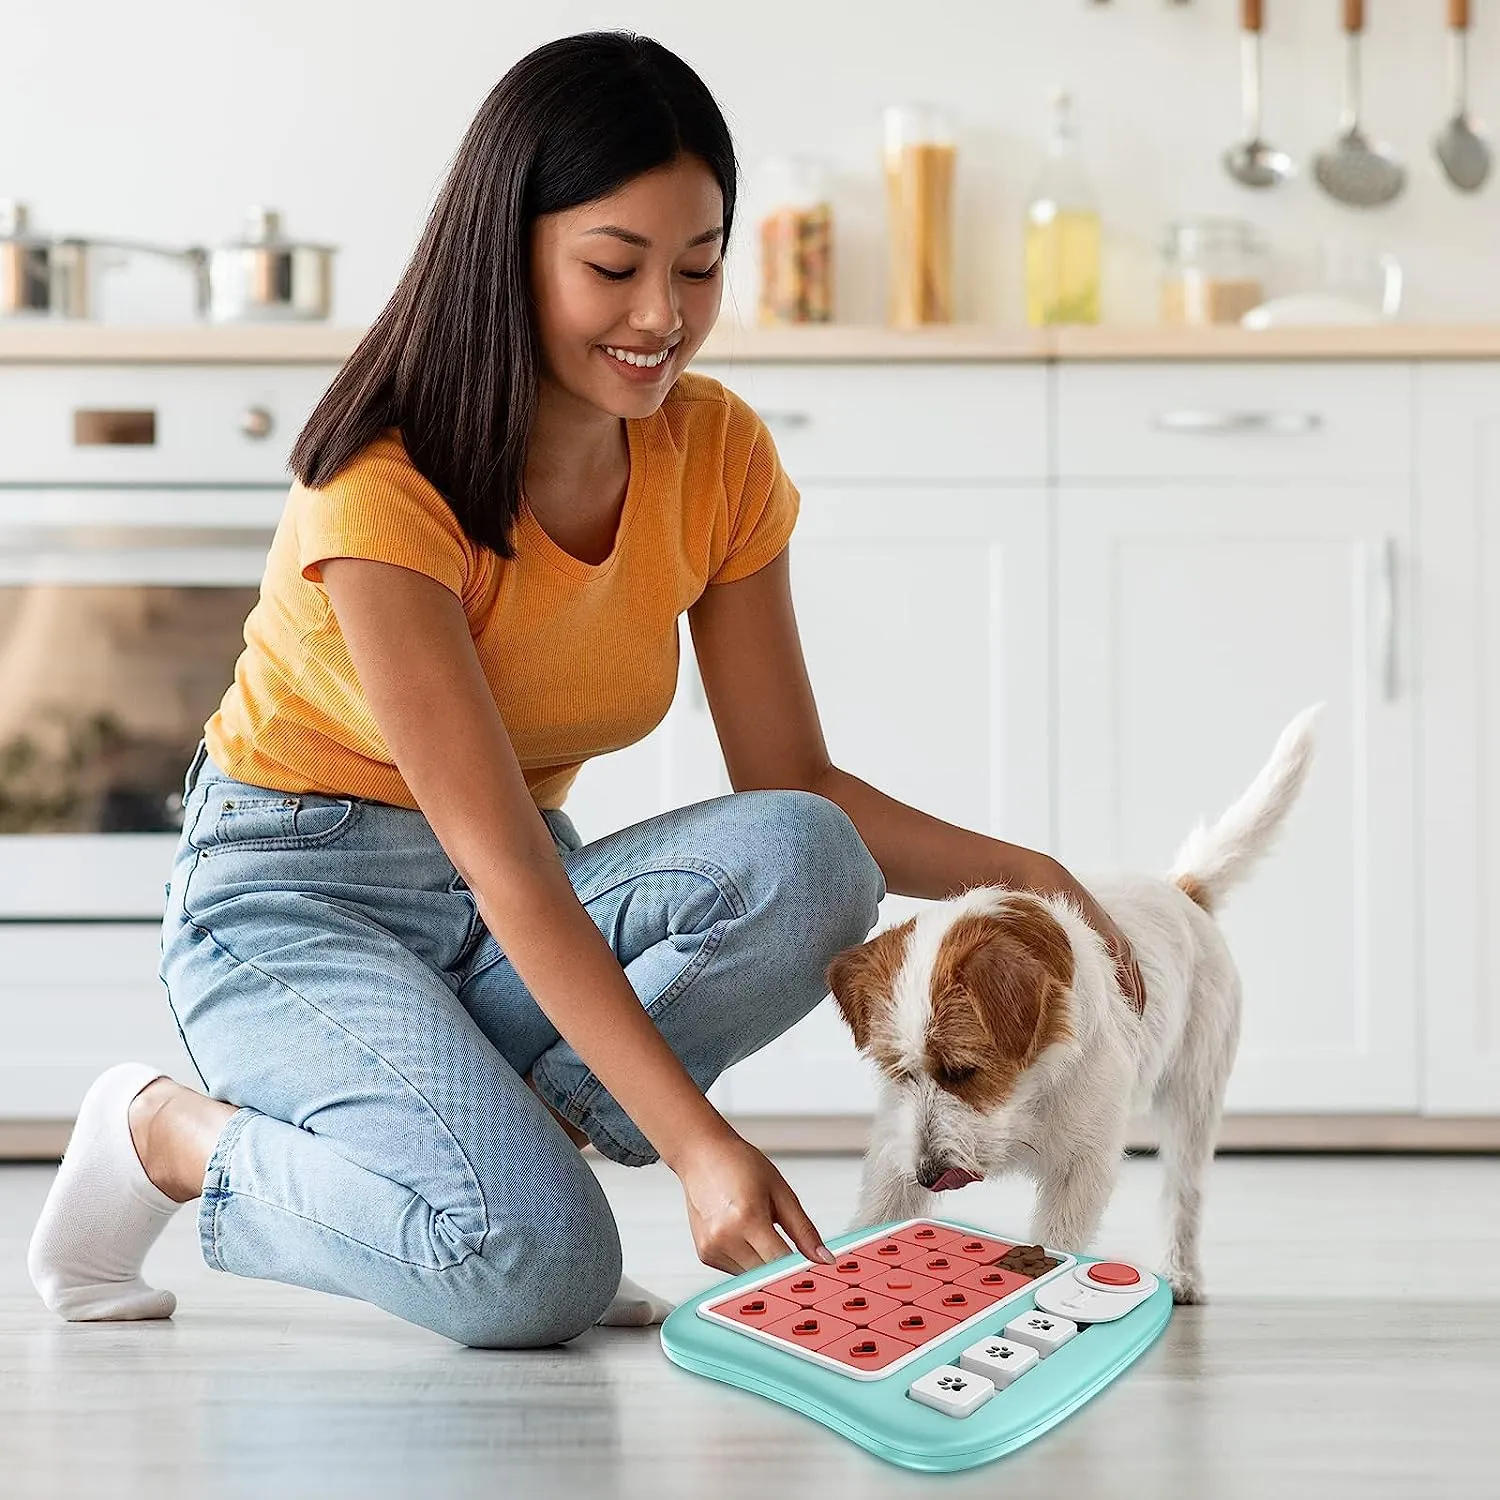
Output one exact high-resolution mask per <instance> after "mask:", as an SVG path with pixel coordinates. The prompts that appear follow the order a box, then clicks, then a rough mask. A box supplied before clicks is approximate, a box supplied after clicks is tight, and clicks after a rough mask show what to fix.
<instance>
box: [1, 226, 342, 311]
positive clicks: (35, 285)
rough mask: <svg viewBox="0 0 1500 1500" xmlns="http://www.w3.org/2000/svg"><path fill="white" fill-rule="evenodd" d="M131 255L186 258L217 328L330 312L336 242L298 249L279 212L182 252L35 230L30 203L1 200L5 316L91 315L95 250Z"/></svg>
mask: <svg viewBox="0 0 1500 1500" xmlns="http://www.w3.org/2000/svg"><path fill="white" fill-rule="evenodd" d="M119 250H124V251H130V252H132V253H140V254H146V255H161V256H166V257H167V258H169V259H172V260H182V261H186V262H187V264H188V266H189V267H190V268H191V270H192V272H193V276H194V282H195V290H196V304H197V311H198V314H199V316H200V317H203V318H207V319H208V320H209V321H210V322H214V323H244V322H314V321H317V320H318V319H321V318H326V317H328V315H329V313H330V312H331V310H332V307H333V257H334V255H335V253H336V249H335V247H334V246H332V245H314V244H298V243H295V242H293V241H291V240H288V239H287V238H286V237H285V236H284V235H283V234H282V232H281V215H280V214H278V213H277V212H276V211H275V210H274V209H268V208H253V209H251V210H250V212H249V214H248V215H247V217H246V222H245V231H244V233H243V234H242V235H241V237H240V238H239V239H236V240H231V241H230V242H229V243H228V244H225V245H221V246H218V247H216V248H213V249H208V248H205V247H204V246H201V245H190V246H188V247H187V249H185V250H178V249H175V248H173V247H172V246H170V245H156V244H151V243H148V242H146V241H143V240H113V239H86V238H83V237H79V236H69V237H66V238H63V237H57V236H50V235H41V234H36V233H34V232H32V230H31V228H30V221H29V215H28V212H27V208H26V205H25V204H24V203H18V202H16V201H15V200H13V199H5V200H0V317H55V318H87V317H89V316H90V314H91V310H92V305H93V281H94V277H95V275H96V274H97V272H98V271H99V270H100V269H101V268H102V266H103V265H105V264H112V263H113V262H106V261H104V260H102V259H101V258H100V256H99V255H98V254H97V253H96V252H100V251H119Z"/></svg>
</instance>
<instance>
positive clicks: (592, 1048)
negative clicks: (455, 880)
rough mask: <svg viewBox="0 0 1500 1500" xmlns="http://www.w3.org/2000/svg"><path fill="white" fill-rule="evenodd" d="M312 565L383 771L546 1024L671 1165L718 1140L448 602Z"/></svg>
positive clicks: (422, 580)
mask: <svg viewBox="0 0 1500 1500" xmlns="http://www.w3.org/2000/svg"><path fill="white" fill-rule="evenodd" d="M321 566H322V574H323V582H324V586H325V587H326V588H327V590H328V596H329V599H330V601H331V603H332V605H333V609H334V613H335V614H336V615H337V617H338V622H339V626H340V628H341V629H342V631H343V635H344V640H345V643H346V644H347V646H348V648H349V656H350V660H351V661H352V662H353V664H354V669H355V672H356V673H357V674H358V677H359V683H360V687H361V688H362V689H363V691H364V694H365V698H366V700H367V701H368V703H369V705H370V710H371V712H372V713H373V714H374V717H375V722H376V724H377V725H378V726H379V729H380V732H381V734H382V736H383V737H384V739H385V741H386V744H387V746H388V747H389V749H390V752H391V756H392V758H393V759H394V761H395V764H396V767H397V769H398V770H399V771H400V772H401V775H402V777H403V779H404V780H405V782H406V784H407V786H408V787H409V788H410V789H411V792H412V795H413V797H415V799H416V801H417V805H418V806H419V807H420V808H421V809H422V811H423V813H424V814H425V816H426V817H427V820H428V822H429V823H430V824H431V825H432V828H433V831H434V833H436V835H437V837H438V841H439V842H440V843H441V844H442V846H443V848H444V850H445V851H446V852H447V854H448V857H449V858H450V859H451V860H452V861H453V865H454V868H455V869H457V870H458V872H459V873H460V874H461V875H462V876H463V877H464V879H465V880H466V881H467V882H468V884H469V888H470V890H471V891H472V892H473V893H474V897H475V900H476V902H477V903H478V906H479V912H480V915H481V916H482V917H483V919H484V923H485V926H486V927H487V928H488V929H489V931H490V932H491V933H492V934H493V936H494V938H495V941H496V942H497V943H499V945H500V947H501V948H502V949H503V950H504V952H505V955H506V957H507V958H508V959H509V960H510V961H511V963H512V964H514V965H515V968H516V972H517V973H518V974H519V975H520V976H521V979H522V980H523V982H524V983H525V985H526V987H527V989H528V990H530V991H531V994H532V996H533V997H534V998H535V1000H536V1002H537V1004H538V1006H539V1007H540V1008H541V1010H542V1012H543V1013H544V1014H545V1015H546V1017H547V1019H548V1020H550V1021H551V1022H552V1024H553V1025H554V1026H556V1027H557V1030H558V1032H559V1033H560V1034H561V1035H562V1036H563V1037H564V1038H566V1039H567V1041H568V1042H569V1043H570V1044H571V1046H572V1047H573V1049H574V1050H575V1051H576V1052H577V1053H578V1055H579V1056H580V1057H581V1058H582V1059H583V1061H584V1062H585V1063H586V1064H587V1065H588V1067H589V1068H590V1069H592V1070H593V1072H594V1073H595V1074H597V1075H598V1077H599V1078H600V1080H601V1081H602V1082H603V1084H604V1086H605V1088H607V1089H608V1090H609V1092H610V1093H611V1094H612V1095H613V1096H614V1098H615V1099H616V1100H617V1101H618V1102H619V1104H620V1105H621V1107H622V1108H623V1109H624V1110H625V1112H626V1113H627V1114H628V1115H629V1116H630V1118H631V1119H632V1120H634V1121H635V1123H636V1124H637V1125H638V1126H639V1127H640V1129H641V1131H642V1133H643V1134H644V1135H645V1136H646V1138H647V1140H649V1141H650V1142H651V1144H652V1145H653V1146H654V1147H655V1148H656V1150H657V1151H658V1152H659V1153H660V1154H661V1158H662V1160H663V1161H664V1162H665V1163H666V1164H667V1165H668V1166H669V1167H672V1168H673V1169H674V1170H675V1169H676V1165H677V1163H678V1161H679V1158H680V1157H681V1156H682V1155H683V1154H685V1152H686V1150H687V1148H688V1147H689V1146H690V1145H695V1144H698V1143H701V1142H702V1140H703V1139H704V1138H705V1137H713V1136H718V1135H726V1136H727V1135H731V1134H732V1132H731V1131H730V1129H729V1126H728V1124H727V1123H726V1122H725V1121H724V1119H723V1117H722V1116H721V1115H720V1114H719V1113H718V1111H717V1110H715V1109H714V1108H713V1106H712V1105H711V1104H709V1103H708V1101H707V1100H706V1099H705V1098H704V1097H703V1094H702V1093H701V1092H700V1090H699V1089H698V1086H697V1084H696V1083H694V1082H693V1079H692V1078H691V1076H690V1075H689V1074H688V1072H687V1070H686V1069H685V1068H684V1067H683V1066H682V1064H681V1062H679V1061H678V1059H677V1056H676V1054H675V1053H673V1051H672V1049H671V1048H670V1047H669V1046H668V1045H667V1043H666V1041H665V1040H664V1039H663V1038H662V1036H661V1033H660V1032H659V1031H658V1030H657V1029H656V1026H655V1025H654V1024H653V1023H652V1021H651V1019H650V1017H649V1016H648V1015H647V1014H646V1012H645V1010H644V1009H643V1007H642V1005H641V1002H640V1000H639V999H638V997H637V996H636V994H635V991H634V990H633V989H631V987H630V982H629V981H628V980H627V979H626V977H625V972H624V970H623V969H622V968H621V967H620V962H619V960H618V959H617V958H616V957H615V955H614V953H613V952H612V951H611V950H610V947H609V944H608V943H607V942H606V941H605V939H604V937H603V935H602V934H601V933H600V931H599V929H598V928H597V927H595V925H594V923H593V921H592V919H591V918H590V917H589V915H588V913H587V912H586V911H585V910H584V909H583V906H582V904H581V903H580V902H579V900H578V897H577V894H576V892H575V891H574V890H573V887H572V885H571V884H570V883H569V881H568V877H567V873H566V871H565V870H564V869H563V865H562V860H561V859H560V858H559V856H558V853H557V849H556V847H555V845H554V844H553V842H552V835H551V833H550V831H549V830H548V828H547V824H546V822H545V820H544V819H543V818H542V817H541V815H540V813H539V812H538V811H537V808H536V804H535V803H534V802H533V801H532V800H531V794H530V792H529V791H528V790H527V786H526V781H525V778H524V777H523V776H522V774H521V767H520V763H519V761H518V760H517V758H516V752H515V748H514V747H513V746H512V744H511V741H510V736H509V735H508V734H507V733H506V730H505V725H504V724H503V722H502V721H501V718H500V715H499V712H498V711H497V710H496V708H495V702H494V698H493V696H492V695H491V693H490V689H489V685H488V683H486V681H485V679H484V673H483V671H482V669H481V667H480V665H479V659H478V657H477V655H476V654H475V651H474V644H473V641H472V639H471V637H470V635H469V628H468V622H467V620H466V619H465V617H464V612H463V608H462V606H461V605H460V604H459V601H458V600H457V599H456V598H455V597H454V596H453V595H452V594H451V593H450V592H449V591H448V590H447V589H446V588H444V587H443V586H442V585H441V584H439V583H437V582H435V581H434V580H432V579H430V578H427V577H425V576H424V575H423V574H420V573H417V572H414V571H412V570H411V569H408V568H402V567H398V566H396V565H395V564H392V563H383V562H372V561H366V560H365V559H362V558H329V559H325V560H324V561H323V563H322V565H321Z"/></svg>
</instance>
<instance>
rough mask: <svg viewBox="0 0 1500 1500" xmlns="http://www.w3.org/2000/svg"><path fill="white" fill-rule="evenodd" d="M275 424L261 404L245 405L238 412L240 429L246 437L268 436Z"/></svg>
mask: <svg viewBox="0 0 1500 1500" xmlns="http://www.w3.org/2000/svg"><path fill="white" fill-rule="evenodd" d="M275 425H276V423H275V422H274V421H273V420H272V417H271V413H270V412H268V411H267V410H266V409H265V407H263V406H247V407H246V408H245V409H244V411H242V412H241V413H240V431H241V432H243V433H244V434H245V436H246V437H247V438H265V437H270V435H271V429H272V428H273V427H274V426H275Z"/></svg>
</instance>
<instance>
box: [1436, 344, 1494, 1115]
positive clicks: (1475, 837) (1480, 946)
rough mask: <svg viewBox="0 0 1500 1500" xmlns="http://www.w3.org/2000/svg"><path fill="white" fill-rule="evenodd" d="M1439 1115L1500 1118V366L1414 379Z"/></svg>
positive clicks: (1453, 368)
mask: <svg viewBox="0 0 1500 1500" xmlns="http://www.w3.org/2000/svg"><path fill="white" fill-rule="evenodd" d="M1417 402H1418V418H1417V491H1418V500H1417V516H1418V522H1417V524H1418V532H1419V538H1420V556H1421V572H1420V575H1419V577H1418V589H1419V594H1420V598H1421V608H1422V627H1423V628H1422V640H1421V651H1422V683H1423V690H1424V698H1423V716H1422V717H1423V736H1422V790H1423V797H1424V802H1425V806H1424V812H1423V828H1424V832H1425V835H1426V846H1425V848H1424V850H1423V861H1422V863H1423V869H1424V872H1425V873H1424V886H1423V901H1422V921H1423V935H1424V943H1423V951H1424V965H1423V967H1424V971H1425V973H1424V978H1425V981H1426V983H1425V986H1424V988H1425V1003H1424V1012H1425V1020H1426V1026H1425V1046H1424V1047H1423V1049H1422V1051H1423V1056H1424V1058H1425V1071H1426V1095H1425V1098H1424V1100H1423V1104H1424V1108H1425V1109H1426V1111H1427V1112H1428V1113H1432V1114H1490V1113H1494V1112H1495V1111H1496V1110H1500V369H1497V368H1496V367H1495V366H1493V365H1427V366H1423V367H1422V368H1421V370H1420V371H1419V373H1418V377H1417Z"/></svg>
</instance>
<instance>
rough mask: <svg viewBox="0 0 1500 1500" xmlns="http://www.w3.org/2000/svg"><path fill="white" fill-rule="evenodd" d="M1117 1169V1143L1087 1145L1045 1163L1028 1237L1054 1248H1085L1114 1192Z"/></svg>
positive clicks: (1118, 1155) (1090, 1240)
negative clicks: (1054, 1160)
mask: <svg viewBox="0 0 1500 1500" xmlns="http://www.w3.org/2000/svg"><path fill="white" fill-rule="evenodd" d="M1119 1168H1120V1147H1119V1145H1118V1144H1115V1143H1111V1144H1110V1145H1103V1144H1102V1143H1101V1144H1100V1145H1098V1146H1096V1145H1092V1144H1091V1145H1090V1146H1089V1147H1088V1148H1087V1149H1086V1150H1084V1151H1076V1152H1074V1153H1073V1154H1072V1155H1071V1156H1069V1157H1067V1158H1066V1159H1065V1160H1059V1161H1056V1162H1048V1163H1047V1166H1046V1168H1045V1170H1044V1171H1043V1172H1042V1174H1041V1185H1040V1187H1039V1189H1038V1191H1037V1199H1036V1207H1035V1208H1034V1209H1033V1210H1032V1215H1031V1237H1032V1239H1033V1240H1035V1241H1036V1243H1037V1244H1039V1245H1047V1246H1049V1247H1050V1248H1052V1249H1054V1250H1075V1251H1076V1250H1087V1249H1088V1247H1089V1245H1090V1243H1091V1242H1092V1241H1093V1238H1094V1235H1095V1234H1096V1233H1098V1230H1099V1220H1100V1219H1101V1218H1103V1216H1104V1210H1105V1207H1106V1205H1107V1204H1108V1203H1109V1195H1110V1194H1111V1193H1112V1192H1113V1191H1114V1186H1115V1178H1116V1176H1117V1175H1118V1173H1119Z"/></svg>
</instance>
